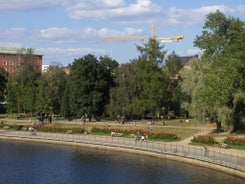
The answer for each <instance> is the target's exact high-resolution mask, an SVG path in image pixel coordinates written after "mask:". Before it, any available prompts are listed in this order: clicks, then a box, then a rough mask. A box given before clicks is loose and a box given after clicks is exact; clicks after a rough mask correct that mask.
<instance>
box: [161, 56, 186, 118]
mask: <svg viewBox="0 0 245 184" xmlns="http://www.w3.org/2000/svg"><path fill="white" fill-rule="evenodd" d="M182 68H183V64H182V62H181V59H180V57H179V56H177V55H176V54H175V52H172V53H171V54H170V55H169V56H168V57H167V59H166V62H165V65H164V67H163V71H164V73H165V75H166V80H165V82H166V85H167V88H166V93H167V94H166V95H167V99H166V101H167V104H166V108H168V110H171V111H174V112H175V114H176V115H180V103H181V102H180V101H181V98H182V93H181V89H180V86H179V82H180V76H179V72H180V70H181V69H182Z"/></svg>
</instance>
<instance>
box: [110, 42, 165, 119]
mask: <svg viewBox="0 0 245 184" xmlns="http://www.w3.org/2000/svg"><path fill="white" fill-rule="evenodd" d="M137 49H138V51H139V52H140V56H139V58H138V59H134V60H132V61H131V62H130V63H128V64H122V65H121V66H120V67H118V68H117V69H116V70H115V82H116V86H115V87H114V88H112V89H111V91H110V105H109V107H108V109H109V112H110V115H111V117H117V116H123V117H126V118H143V117H145V116H151V117H155V116H156V114H158V113H159V112H161V108H162V106H163V104H164V99H166V96H165V92H164V89H166V87H165V86H166V84H165V83H164V81H165V75H164V73H163V70H162V68H161V67H160V64H161V63H162V62H163V59H164V56H165V53H166V51H163V50H162V49H163V46H160V44H159V42H158V41H157V40H156V39H154V38H151V39H149V41H148V42H147V43H146V44H144V46H137Z"/></svg>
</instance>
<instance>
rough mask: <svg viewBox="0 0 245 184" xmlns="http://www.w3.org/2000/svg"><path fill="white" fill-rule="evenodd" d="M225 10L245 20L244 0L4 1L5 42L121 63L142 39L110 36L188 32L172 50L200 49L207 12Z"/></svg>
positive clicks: (54, 56) (55, 56)
mask: <svg viewBox="0 0 245 184" xmlns="http://www.w3.org/2000/svg"><path fill="white" fill-rule="evenodd" d="M216 10H220V11H221V12H223V13H224V14H226V15H227V16H233V17H236V18H239V19H241V20H243V21H244V19H245V1H244V0H223V1H221V0H171V1H170V0H35V1H33V0H0V22H1V24H0V32H1V34H0V44H1V45H3V44H5V45H14V46H15V45H16V46H21V47H31V48H35V49H36V50H37V51H39V52H41V53H43V54H44V56H43V64H56V63H60V64H62V65H63V66H66V65H67V64H68V63H72V62H73V61H74V59H78V58H80V57H83V56H84V55H86V54H88V53H91V54H94V55H95V56H105V55H107V56H110V57H112V58H113V59H115V60H117V61H118V62H119V63H126V62H129V61H130V60H131V59H134V58H137V57H138V54H139V53H138V52H137V49H136V45H142V44H143V42H142V41H104V40H103V38H104V37H106V36H123V35H131V36H148V35H149V36H150V35H151V27H152V25H155V26H156V35H157V37H170V36H176V35H184V37H185V38H184V39H183V40H180V41H179V42H171V43H163V44H164V45H165V46H164V49H165V50H168V53H170V52H172V51H175V52H176V53H177V54H178V55H179V56H187V55H194V54H200V53H201V51H200V50H199V49H198V48H194V47H193V41H194V39H195V37H196V35H200V34H201V31H202V26H203V24H204V21H205V19H206V15H207V14H208V13H210V12H215V11H216Z"/></svg>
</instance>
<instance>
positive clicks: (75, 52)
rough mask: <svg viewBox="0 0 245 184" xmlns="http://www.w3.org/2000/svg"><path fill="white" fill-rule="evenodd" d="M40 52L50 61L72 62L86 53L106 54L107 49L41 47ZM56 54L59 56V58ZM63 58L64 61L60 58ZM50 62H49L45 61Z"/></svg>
mask: <svg viewBox="0 0 245 184" xmlns="http://www.w3.org/2000/svg"><path fill="white" fill-rule="evenodd" d="M37 50H38V51H39V52H41V53H43V54H44V57H45V60H46V61H49V62H51V63H52V62H58V63H66V64H68V63H71V62H73V61H74V59H77V58H80V57H83V56H84V55H86V54H93V55H95V56H102V55H106V54H107V51H106V50H104V49H94V48H86V47H84V48H57V47H49V48H39V49H37ZM56 56H59V57H58V58H57V57H56ZM61 58H62V61H61V60H60V59H61ZM45 64H48V63H45Z"/></svg>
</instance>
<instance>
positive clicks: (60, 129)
mask: <svg viewBox="0 0 245 184" xmlns="http://www.w3.org/2000/svg"><path fill="white" fill-rule="evenodd" d="M35 128H36V129H37V130H38V131H40V132H52V133H67V132H68V131H69V130H71V132H70V133H76V134H79V133H84V132H85V131H86V130H85V129H84V128H72V127H69V128H68V127H67V128H66V127H57V126H52V125H49V126H42V125H40V126H37V127H35Z"/></svg>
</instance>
